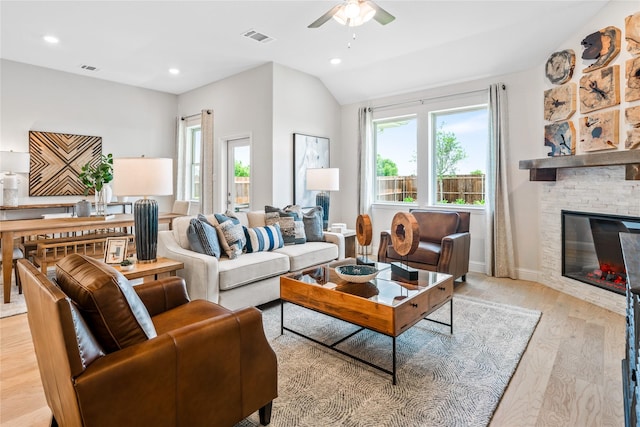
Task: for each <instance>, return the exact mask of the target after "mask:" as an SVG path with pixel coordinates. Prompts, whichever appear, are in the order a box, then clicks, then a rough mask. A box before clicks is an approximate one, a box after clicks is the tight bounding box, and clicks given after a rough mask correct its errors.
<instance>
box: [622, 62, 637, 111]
mask: <svg viewBox="0 0 640 427" xmlns="http://www.w3.org/2000/svg"><path fill="white" fill-rule="evenodd" d="M625 75H626V77H627V87H626V88H625V89H624V100H625V101H627V102H630V101H637V100H639V99H640V57H638V58H634V59H630V60H628V61H627V67H626V72H625Z"/></svg>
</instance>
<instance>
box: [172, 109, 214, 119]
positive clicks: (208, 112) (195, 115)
mask: <svg viewBox="0 0 640 427" xmlns="http://www.w3.org/2000/svg"><path fill="white" fill-rule="evenodd" d="M211 113H212V111H211V110H207V114H211ZM200 115H202V113H197V114H192V115H190V116H182V117H180V120H187V119H190V118H191V117H197V116H200Z"/></svg>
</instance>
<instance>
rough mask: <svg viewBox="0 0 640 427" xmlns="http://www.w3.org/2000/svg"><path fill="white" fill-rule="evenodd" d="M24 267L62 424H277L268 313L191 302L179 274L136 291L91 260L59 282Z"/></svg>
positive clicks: (47, 384)
mask: <svg viewBox="0 0 640 427" xmlns="http://www.w3.org/2000/svg"><path fill="white" fill-rule="evenodd" d="M18 269H19V274H20V277H21V279H22V284H23V288H24V294H25V299H26V302H27V310H28V311H27V317H28V320H29V327H30V329H31V334H32V338H33V344H34V347H35V352H36V357H37V360H38V366H39V369H40V376H41V379H42V383H43V386H44V391H45V396H46V399H47V404H48V405H49V407H50V408H51V411H52V413H53V419H52V422H51V424H52V425H62V426H65V427H67V426H69V427H72V426H167V427H170V426H171V427H173V426H178V425H182V426H207V427H210V426H233V425H234V424H236V423H238V422H239V421H241V420H242V419H244V418H246V417H247V416H249V415H250V414H252V413H253V412H255V411H259V415H260V422H261V423H262V424H265V425H266V424H268V423H269V421H270V417H271V404H272V400H273V399H274V398H275V397H276V396H277V361H276V356H275V353H274V352H273V350H272V349H271V346H270V345H269V343H268V342H267V340H266V338H265V335H264V329H263V326H262V314H261V312H260V311H259V310H257V309H255V308H246V309H242V310H237V311H230V310H228V309H226V308H224V307H222V306H219V305H217V304H214V303H211V302H208V301H203V300H195V301H189V298H188V296H187V292H186V287H185V284H184V280H183V279H182V278H179V277H171V278H166V279H161V280H157V281H153V282H148V283H144V284H141V285H138V286H136V287H132V286H131V285H130V284H129V283H128V281H127V279H125V278H124V277H123V276H122V275H121V274H120V273H119V272H117V271H116V270H115V269H113V268H111V267H110V266H108V265H106V264H103V263H101V262H100V261H97V260H95V259H92V258H89V257H84V256H81V255H70V256H69V257H66V258H64V259H63V260H61V261H60V262H59V263H58V265H57V267H56V274H57V284H56V283H53V282H52V281H51V280H49V279H47V277H46V276H45V275H43V274H42V273H41V272H40V271H39V270H38V269H37V268H36V267H35V266H34V265H33V264H31V263H30V262H29V261H27V260H20V261H19V262H18ZM63 289H64V291H63Z"/></svg>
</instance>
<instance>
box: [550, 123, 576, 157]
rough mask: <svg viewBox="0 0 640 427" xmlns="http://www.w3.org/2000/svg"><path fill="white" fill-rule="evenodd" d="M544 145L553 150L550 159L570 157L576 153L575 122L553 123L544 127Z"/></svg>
mask: <svg viewBox="0 0 640 427" xmlns="http://www.w3.org/2000/svg"><path fill="white" fill-rule="evenodd" d="M544 145H545V146H547V147H550V148H551V151H550V152H549V153H547V156H549V157H557V156H570V155H572V154H575V153H576V128H575V127H574V126H573V122H571V121H565V122H558V123H552V124H550V125H547V126H545V127H544Z"/></svg>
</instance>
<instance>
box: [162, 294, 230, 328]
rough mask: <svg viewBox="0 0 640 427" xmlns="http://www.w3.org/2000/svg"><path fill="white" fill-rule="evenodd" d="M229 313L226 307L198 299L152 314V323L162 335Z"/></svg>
mask: <svg viewBox="0 0 640 427" xmlns="http://www.w3.org/2000/svg"><path fill="white" fill-rule="evenodd" d="M229 313H231V310H229V309H228V308H224V307H223V306H221V305H218V304H214V303H212V302H210V301H205V300H201V299H199V300H194V301H191V302H190V303H189V304H184V305H181V306H178V307H176V308H173V309H171V310H168V311H165V312H164V313H160V314H158V315H157V316H153V324H154V326H155V328H156V331H157V332H158V334H159V335H162V334H164V333H167V332H170V331H173V330H174V329H180V328H182V327H183V326H188V325H191V324H193V323H197V322H200V321H202V320H208V319H212V318H214V317H218V316H221V315H223V314H229Z"/></svg>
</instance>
